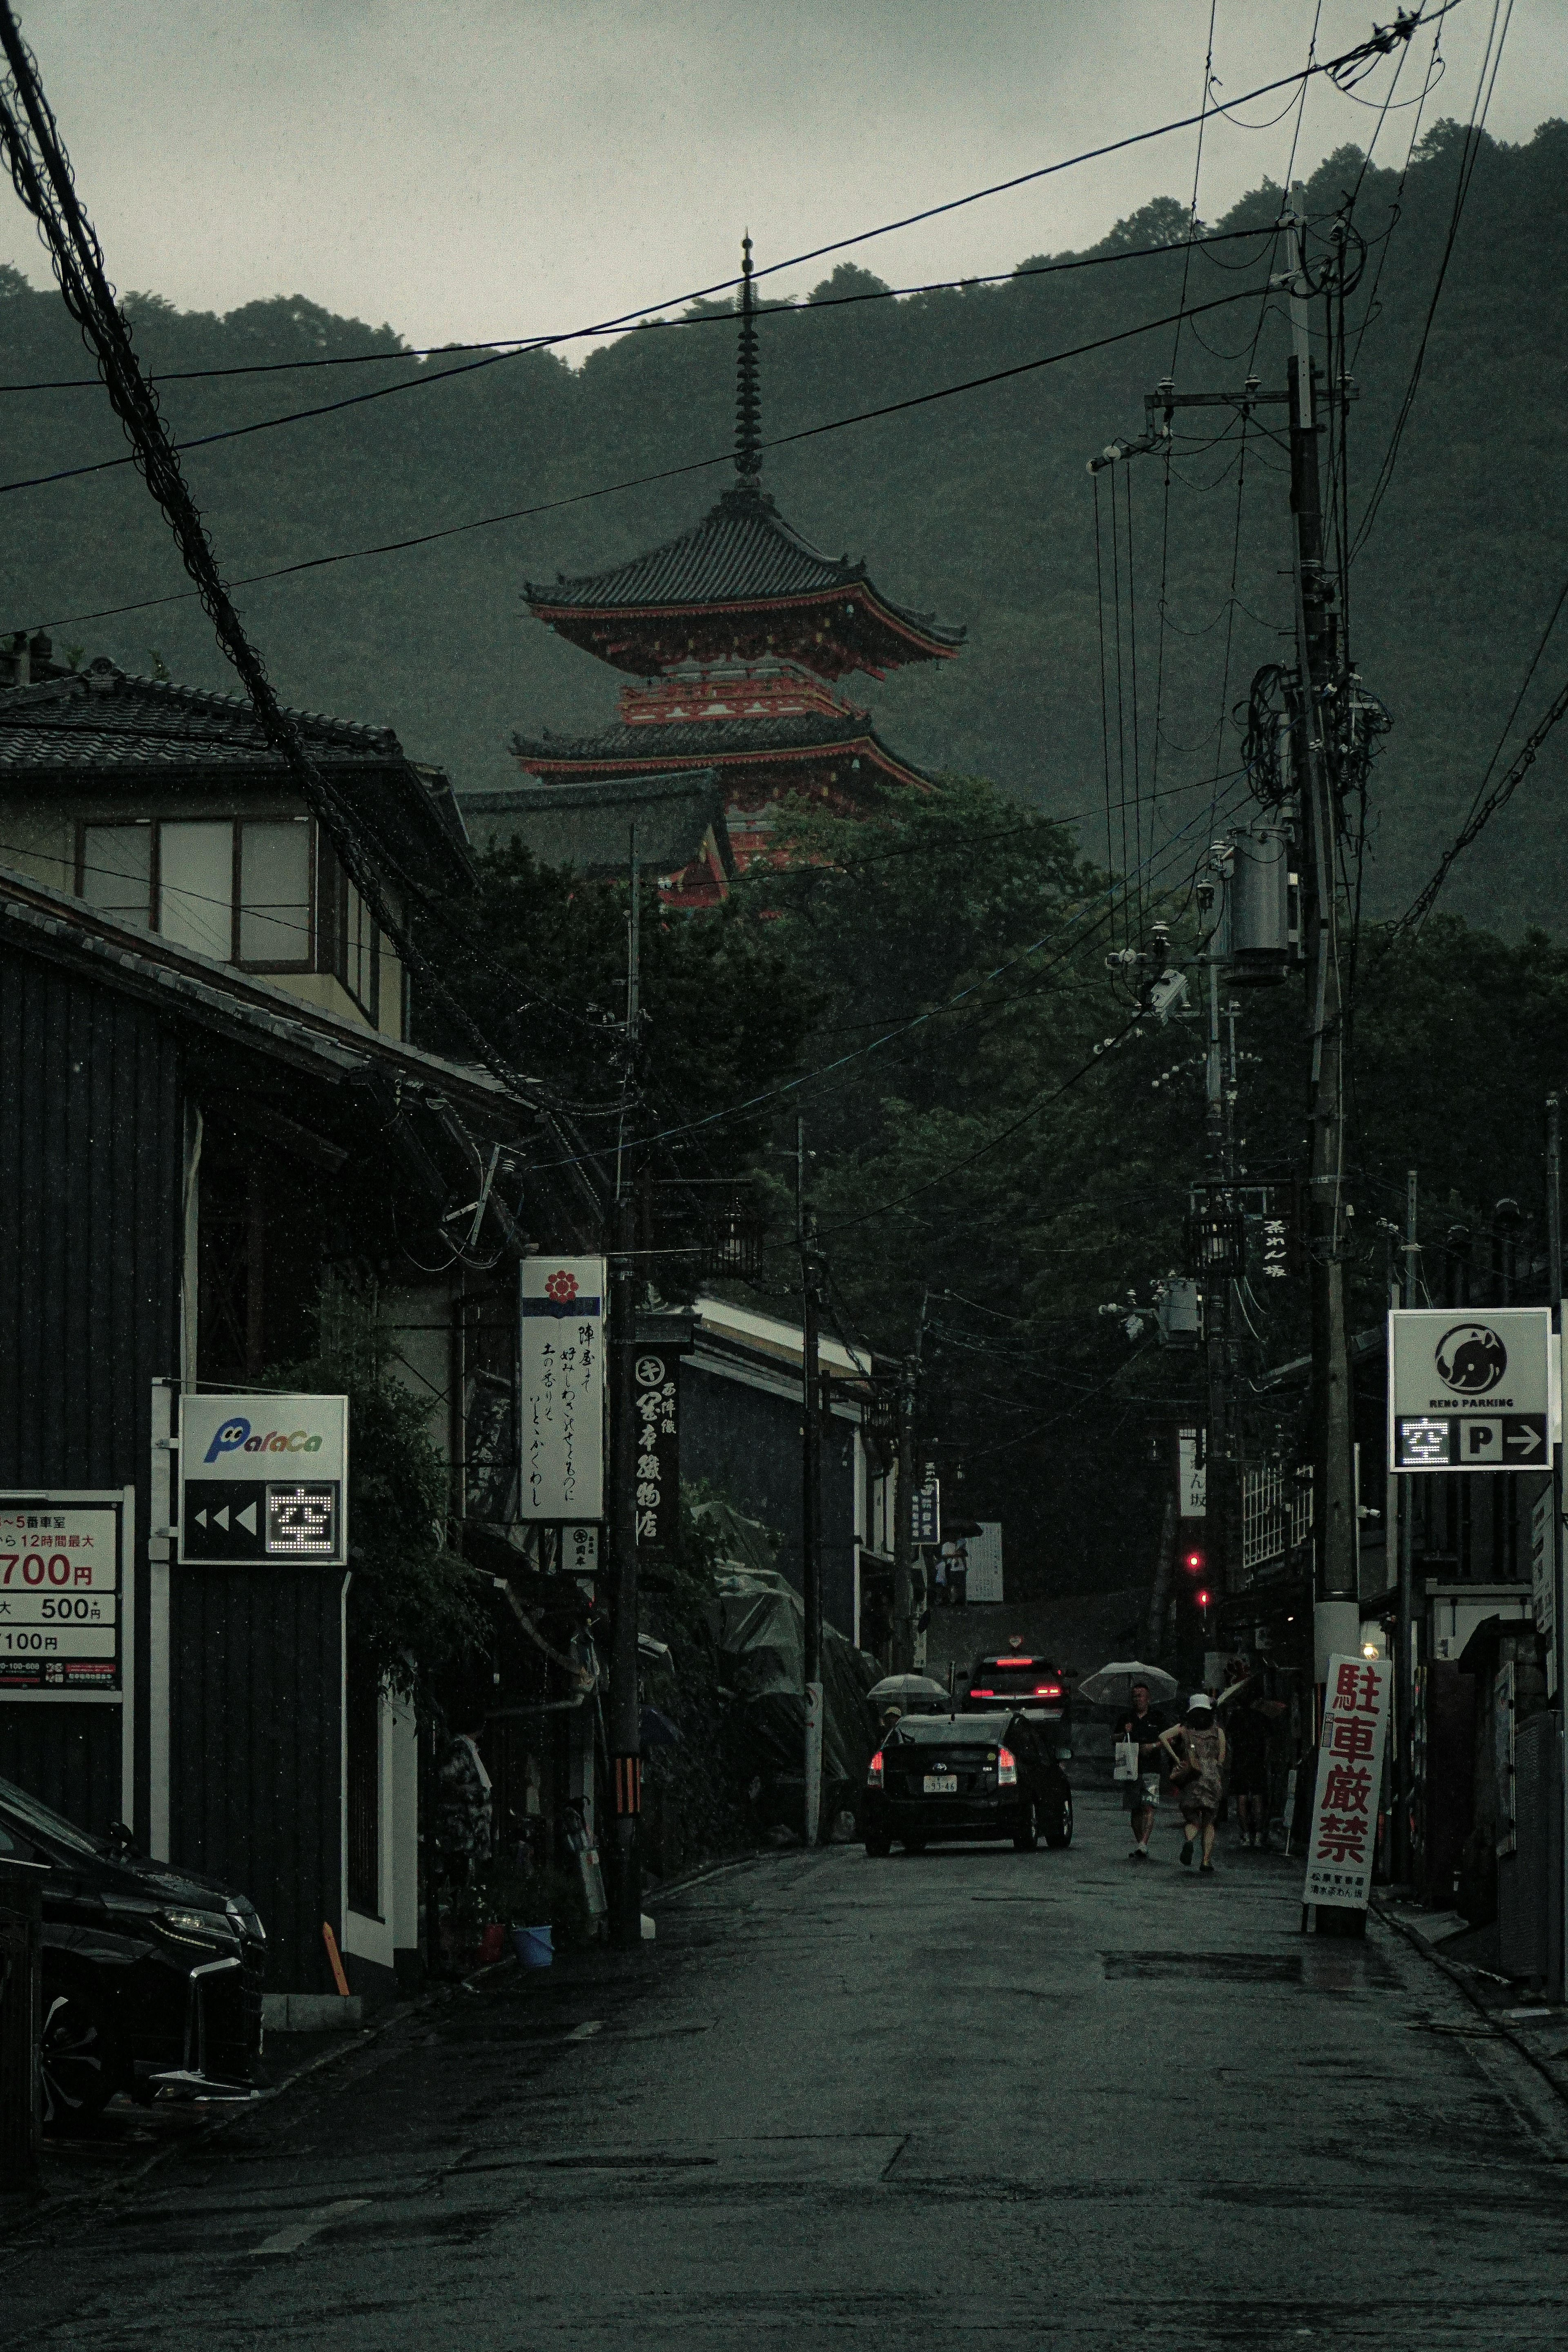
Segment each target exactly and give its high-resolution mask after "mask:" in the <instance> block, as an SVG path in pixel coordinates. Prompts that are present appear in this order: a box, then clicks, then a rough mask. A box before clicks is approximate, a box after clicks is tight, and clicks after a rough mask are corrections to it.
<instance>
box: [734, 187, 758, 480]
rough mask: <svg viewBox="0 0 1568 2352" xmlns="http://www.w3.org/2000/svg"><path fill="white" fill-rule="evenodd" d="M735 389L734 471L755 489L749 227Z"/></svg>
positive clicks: (754, 369)
mask: <svg viewBox="0 0 1568 2352" xmlns="http://www.w3.org/2000/svg"><path fill="white" fill-rule="evenodd" d="M735 392H736V397H735V473H736V477H737V478H738V480H739V482H740V486H741V488H742V489H743V490H756V489H760V488H762V480H763V406H762V395H761V393H760V390H759V388H758V383H757V308H756V295H755V293H754V291H753V289H752V236H751V231H750V230H749V229H748V230H747V232H746V234H745V236H743V237H742V239H741V358H740V365H739V367H738V369H737V371H736V384H735Z"/></svg>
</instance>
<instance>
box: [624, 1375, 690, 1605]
mask: <svg viewBox="0 0 1568 2352" xmlns="http://www.w3.org/2000/svg"><path fill="white" fill-rule="evenodd" d="M636 1374H637V1399H636V1404H635V1408H634V1409H635V1411H636V1413H637V1489H636V1494H637V1558H638V1559H640V1560H649V1561H651V1560H668V1559H673V1558H674V1555H675V1546H676V1530H677V1523H678V1520H679V1512H680V1440H679V1414H678V1412H677V1403H678V1390H677V1385H676V1359H675V1357H674V1356H666V1355H655V1354H654V1353H652V1351H651V1350H647V1349H645V1350H644V1351H643V1352H642V1353H641V1354H639V1355H638V1357H637V1362H636Z"/></svg>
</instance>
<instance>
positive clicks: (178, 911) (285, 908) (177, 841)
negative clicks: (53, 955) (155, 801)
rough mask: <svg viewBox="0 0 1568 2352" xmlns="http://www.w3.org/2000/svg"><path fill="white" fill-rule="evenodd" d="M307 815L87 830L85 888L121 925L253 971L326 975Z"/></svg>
mask: <svg viewBox="0 0 1568 2352" xmlns="http://www.w3.org/2000/svg"><path fill="white" fill-rule="evenodd" d="M314 834H315V829H314V827H313V826H312V824H310V820H309V818H306V817H162V818H153V819H151V820H145V819H144V820H142V821H141V822H138V823H128V824H84V825H82V826H81V827H80V828H79V845H78V870H77V889H78V893H79V896H80V897H81V898H85V899H86V900H87V902H88V904H89V906H93V907H97V908H100V909H101V910H102V912H103V913H104V914H106V915H110V916H111V917H112V918H113V919H114V920H115V921H116V922H121V923H128V924H133V925H135V926H137V927H138V928H141V929H148V930H153V931H156V932H157V933H158V934H159V935H160V937H161V938H163V939H166V940H172V941H173V942H174V944H175V945H176V946H178V947H184V948H190V949H192V950H194V951H195V953H196V954H197V955H205V956H211V957H212V958H213V959H214V961H216V962H219V963H233V964H239V965H241V966H243V967H244V968H245V969H247V971H314V970H316V969H317V964H318V959H317V953H316V948H317V937H316V934H317V925H316V919H315V917H316V909H315V890H314V887H313V884H314V868H315V856H314Z"/></svg>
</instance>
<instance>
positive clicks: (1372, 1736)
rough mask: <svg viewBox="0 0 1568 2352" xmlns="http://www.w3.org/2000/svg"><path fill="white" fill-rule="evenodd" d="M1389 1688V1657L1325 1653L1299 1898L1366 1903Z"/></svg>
mask: <svg viewBox="0 0 1568 2352" xmlns="http://www.w3.org/2000/svg"><path fill="white" fill-rule="evenodd" d="M1393 1688H1394V1663H1393V1660H1392V1659H1389V1658H1340V1657H1331V1659H1330V1660H1329V1678H1328V1681H1327V1683H1326V1684H1325V1685H1324V1687H1323V1732H1322V1738H1321V1742H1320V1745H1319V1748H1318V1790H1317V1796H1316V1798H1315V1800H1314V1801H1313V1805H1312V1833H1311V1836H1310V1838H1309V1839H1308V1841H1307V1884H1306V1887H1305V1890H1304V1891H1303V1894H1302V1896H1301V1900H1302V1902H1303V1903H1326V1904H1330V1905H1334V1904H1337V1905H1339V1906H1341V1907H1342V1909H1345V1910H1351V1911H1364V1910H1365V1908H1366V1905H1367V1897H1368V1895H1370V1893H1371V1891H1372V1865H1373V1855H1374V1853H1376V1850H1377V1801H1378V1793H1379V1790H1381V1788H1382V1786H1383V1747H1384V1739H1385V1738H1386V1737H1387V1733H1388V1705H1389V1697H1390V1695H1391V1693H1392V1691H1393Z"/></svg>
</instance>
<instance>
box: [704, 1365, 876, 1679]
mask: <svg viewBox="0 0 1568 2352" xmlns="http://www.w3.org/2000/svg"><path fill="white" fill-rule="evenodd" d="M854 1445H855V1441H854V1433H853V1429H852V1426H851V1424H850V1423H848V1422H847V1421H838V1420H837V1419H835V1418H834V1417H833V1416H832V1415H830V1414H825V1415H824V1417H823V1423H822V1612H823V1615H824V1616H825V1617H826V1620H827V1622H828V1623H829V1624H830V1625H836V1626H837V1629H838V1631H839V1632H840V1633H843V1634H844V1635H845V1636H846V1637H847V1639H848V1640H850V1641H853V1639H854V1637H855V1452H854ZM680 1475H681V1476H682V1477H683V1478H707V1479H709V1480H710V1481H711V1483H712V1484H713V1485H714V1486H717V1487H718V1488H719V1490H720V1492H721V1494H723V1495H724V1496H727V1497H728V1499H729V1500H730V1501H731V1503H733V1504H734V1506H735V1507H736V1509H737V1510H740V1511H743V1512H744V1513H745V1514H746V1516H747V1517H749V1518H755V1519H761V1520H762V1522H763V1526H764V1527H769V1528H773V1532H774V1533H775V1534H776V1535H778V1536H780V1537H782V1538H783V1540H782V1542H781V1543H780V1546H779V1552H778V1560H777V1566H778V1568H779V1570H780V1571H781V1573H782V1574H783V1575H784V1576H787V1577H788V1579H789V1580H790V1582H791V1583H792V1584H793V1585H794V1586H795V1590H796V1591H799V1590H800V1584H801V1577H802V1574H803V1570H802V1564H801V1525H802V1513H801V1492H800V1486H801V1404H800V1399H799V1397H798V1396H775V1395H773V1393H772V1392H771V1391H769V1390H766V1389H756V1388H752V1387H751V1386H750V1385H749V1384H748V1383H747V1382H746V1381H739V1380H726V1379H725V1377H724V1375H723V1374H722V1373H721V1372H714V1371H710V1370H709V1369H708V1367H707V1366H706V1365H697V1364H693V1363H689V1362H683V1363H682V1365H681V1367H680Z"/></svg>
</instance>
